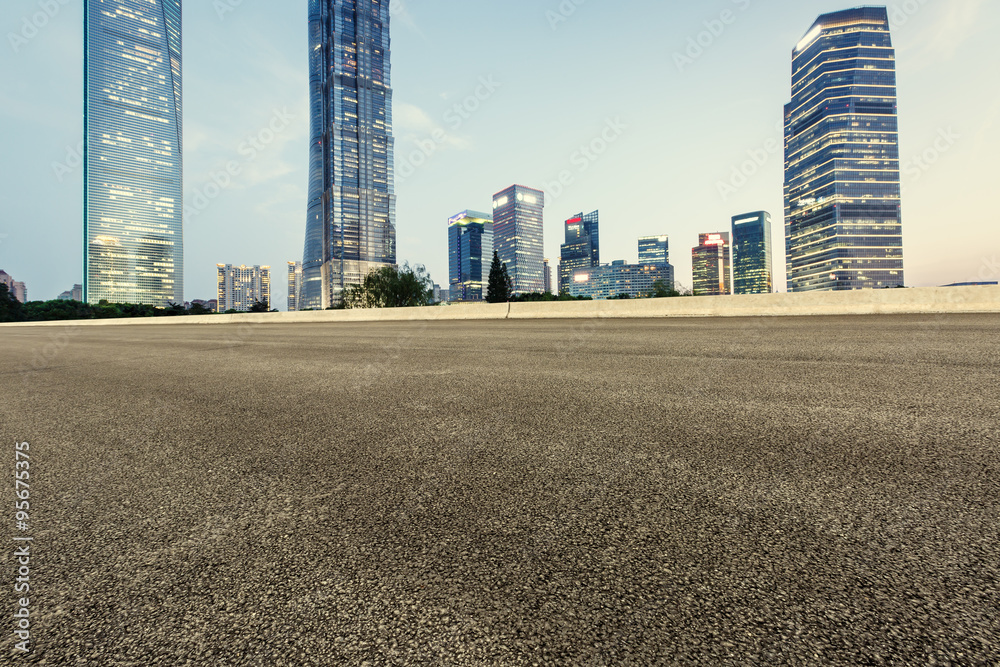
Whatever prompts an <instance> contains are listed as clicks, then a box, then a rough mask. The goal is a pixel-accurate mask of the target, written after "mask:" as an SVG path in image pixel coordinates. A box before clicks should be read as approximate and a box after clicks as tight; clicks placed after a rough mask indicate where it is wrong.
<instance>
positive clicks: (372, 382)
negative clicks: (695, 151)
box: [0, 315, 1000, 666]
mask: <svg viewBox="0 0 1000 667" xmlns="http://www.w3.org/2000/svg"><path fill="white" fill-rule="evenodd" d="M998 334H1000V317H997V316H977V315H969V316H934V317H908V316H901V317H854V318H847V317H840V318H774V319H698V320H655V321H653V320H614V321H612V320H595V321H522V322H511V321H497V322H442V323H399V324H374V325H373V324H355V325H266V324H265V325H250V326H243V327H237V326H228V325H227V326H187V325H185V326H173V327H163V326H142V327H128V326H123V327H94V328H83V327H76V328H75V327H73V326H72V325H68V326H67V327H65V328H60V329H42V328H0V397H2V401H3V408H2V412H0V441H2V442H3V443H4V445H3V447H2V448H0V460H2V461H3V466H4V467H5V469H7V470H8V474H7V475H6V478H7V480H8V482H7V483H5V484H4V485H3V489H2V490H0V498H2V500H3V503H2V505H0V506H2V507H5V508H7V509H6V513H7V516H6V517H4V518H3V521H4V522H5V528H4V531H3V533H2V534H4V535H7V539H6V544H7V546H6V547H3V549H2V551H0V554H5V555H3V556H0V572H2V579H0V584H2V589H0V591H2V592H0V609H6V610H8V611H7V612H6V613H5V616H6V617H7V618H6V619H0V636H2V637H3V643H2V644H0V650H2V654H0V657H2V658H3V660H4V661H6V660H8V659H10V660H11V662H9V663H7V664H15V662H16V663H17V664H51V665H56V664H58V665H63V664H68V665H77V664H79V665H341V664H343V665H584V666H586V665H595V666H596V665H647V664H663V665H673V664H677V665H858V664H866V665H998V664H1000V583H998V570H1000V539H998V538H1000V535H998V533H1000V513H998V509H1000V477H998V472H1000V434H998V424H1000V398H998V390H1000V335H998ZM16 441H17V442H20V441H27V442H29V443H30V456H31V459H30V462H31V468H30V471H31V476H30V484H31V509H30V522H29V530H28V531H18V530H17V529H16V528H15V521H14V507H13V502H14V482H13V477H12V476H11V475H10V473H9V471H11V470H14V467H15V448H14V443H15V442H16ZM28 535H30V536H31V537H33V542H31V564H30V570H31V574H30V586H31V590H30V614H31V616H30V633H31V645H30V646H31V649H32V650H31V653H30V654H28V655H19V654H15V653H14V651H15V648H14V643H15V641H16V638H15V636H14V634H13V630H14V628H15V625H16V620H15V619H14V617H13V613H14V610H15V608H16V605H17V600H18V598H19V597H20V596H19V595H18V594H16V593H15V592H14V590H13V586H14V578H15V575H16V573H17V564H16V562H15V560H16V559H15V557H14V555H13V554H14V549H15V548H16V546H15V543H14V542H13V541H12V540H13V538H14V537H18V536H28ZM11 656H13V657H11Z"/></svg>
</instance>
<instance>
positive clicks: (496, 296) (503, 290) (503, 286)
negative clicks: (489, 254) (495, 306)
mask: <svg viewBox="0 0 1000 667" xmlns="http://www.w3.org/2000/svg"><path fill="white" fill-rule="evenodd" d="M513 296H514V281H513V280H511V277H510V274H509V273H507V264H506V263H504V264H501V263H500V255H498V254H497V251H496V250H494V251H493V263H492V264H491V265H490V278H489V282H488V283H487V285H486V300H487V301H488V302H490V303H507V302H508V301H510V300H511V298H512V297H513Z"/></svg>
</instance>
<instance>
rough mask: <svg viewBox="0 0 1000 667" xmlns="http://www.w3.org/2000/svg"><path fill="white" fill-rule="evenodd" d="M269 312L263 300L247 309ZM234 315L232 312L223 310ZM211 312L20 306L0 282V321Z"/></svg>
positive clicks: (57, 303)
mask: <svg viewBox="0 0 1000 667" xmlns="http://www.w3.org/2000/svg"><path fill="white" fill-rule="evenodd" d="M268 310H270V308H269V306H268V304H267V303H266V302H263V301H258V302H256V303H255V304H254V305H253V307H252V308H251V309H250V311H251V312H255V313H261V312H263V313H266V312H268ZM226 312H227V313H235V312H237V311H235V310H229V311H226ZM214 314H215V313H214V312H213V311H212V310H210V309H208V308H206V307H205V306H203V305H201V304H200V303H196V304H193V305H192V306H191V307H190V308H185V307H184V306H182V305H180V304H178V303H171V304H169V305H168V306H167V307H166V308H158V307H156V306H148V305H144V304H135V303H110V302H109V301H101V302H100V303H97V304H91V303H81V302H79V301H63V300H52V301H29V302H28V303H21V302H20V301H18V300H17V299H15V298H14V295H13V294H11V293H10V290H9V289H8V288H7V285H6V284H4V283H0V322H54V321H62V320H108V319H118V318H127V317H180V316H185V315H214Z"/></svg>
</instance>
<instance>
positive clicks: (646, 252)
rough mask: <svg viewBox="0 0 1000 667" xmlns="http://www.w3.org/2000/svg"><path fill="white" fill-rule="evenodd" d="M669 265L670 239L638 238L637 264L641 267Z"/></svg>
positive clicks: (656, 237)
mask: <svg viewBox="0 0 1000 667" xmlns="http://www.w3.org/2000/svg"><path fill="white" fill-rule="evenodd" d="M669 263H670V237H668V236H667V235H666V234H664V235H663V236H641V237H639V264H640V265H641V266H662V265H664V264H669Z"/></svg>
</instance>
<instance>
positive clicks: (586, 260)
mask: <svg viewBox="0 0 1000 667" xmlns="http://www.w3.org/2000/svg"><path fill="white" fill-rule="evenodd" d="M565 233H566V242H565V243H563V244H562V246H561V248H560V253H559V255H560V256H559V271H560V273H559V289H560V290H565V289H568V288H569V283H570V281H572V280H573V275H574V274H575V273H576V272H577V271H579V270H582V269H589V268H590V267H592V266H600V264H601V240H600V216H599V214H598V212H597V211H594V212H593V213H588V214H586V215H584V214H583V213H578V214H577V215H574V216H573V217H572V218H570V219H569V220H567V221H566V232H565Z"/></svg>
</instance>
